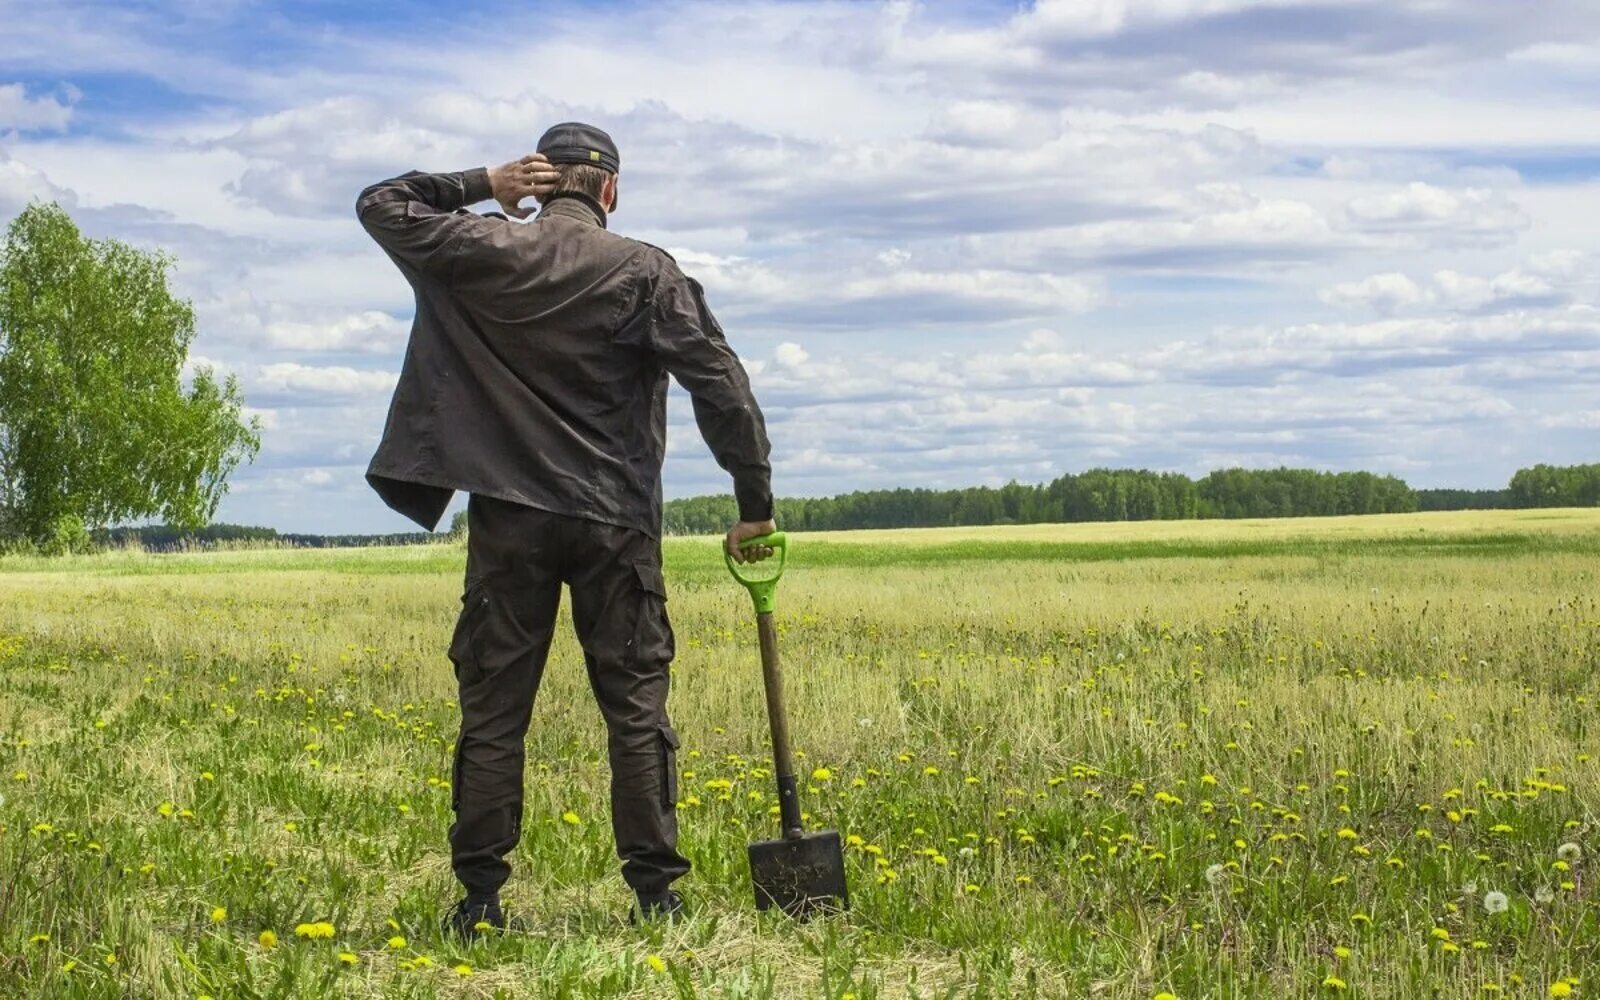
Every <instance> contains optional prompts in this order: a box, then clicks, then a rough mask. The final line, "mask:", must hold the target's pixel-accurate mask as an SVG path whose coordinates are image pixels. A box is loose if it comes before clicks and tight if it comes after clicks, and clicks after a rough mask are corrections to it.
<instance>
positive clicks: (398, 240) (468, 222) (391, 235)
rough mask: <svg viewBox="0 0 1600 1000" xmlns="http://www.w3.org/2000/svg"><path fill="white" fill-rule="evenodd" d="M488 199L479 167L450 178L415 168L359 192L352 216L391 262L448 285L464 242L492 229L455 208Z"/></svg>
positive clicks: (484, 173) (485, 179)
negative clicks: (358, 219) (391, 259)
mask: <svg viewBox="0 0 1600 1000" xmlns="http://www.w3.org/2000/svg"><path fill="white" fill-rule="evenodd" d="M489 197H491V191H490V187H489V171H488V170H487V169H485V168H483V167H478V168H476V169H474V170H465V171H462V172H460V173H449V174H425V173H422V172H420V171H416V170H413V171H411V172H409V173H405V174H401V175H400V176H399V177H395V178H392V179H390V180H386V181H379V182H378V183H377V184H374V185H372V186H371V187H369V188H367V189H366V190H365V191H362V192H361V196H360V197H359V198H358V199H357V200H356V216H357V217H358V218H360V220H361V225H362V226H363V227H364V228H365V229H366V231H367V232H368V233H369V234H371V236H372V238H373V239H374V240H377V241H378V245H379V246H381V247H383V249H384V250H386V251H388V253H389V256H391V257H393V258H394V260H395V263H397V264H400V265H401V266H402V267H407V266H409V267H410V268H414V269H415V270H417V271H420V272H422V273H423V274H427V275H430V276H432V277H434V278H437V279H439V280H441V281H444V282H446V283H448V282H449V281H450V278H451V276H452V273H453V271H454V268H455V261H456V258H457V256H459V253H460V248H461V241H462V239H463V238H464V237H470V236H472V235H474V234H478V233H481V232H482V231H484V230H486V229H487V228H488V227H490V226H492V225H493V222H492V221H491V220H489V219H487V218H485V217H484V216H480V215H473V214H471V213H458V212H456V209H458V208H463V207H465V206H467V205H471V204H474V203H476V202H480V201H484V200H486V199H488V198H489Z"/></svg>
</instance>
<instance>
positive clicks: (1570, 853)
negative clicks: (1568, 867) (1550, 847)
mask: <svg viewBox="0 0 1600 1000" xmlns="http://www.w3.org/2000/svg"><path fill="white" fill-rule="evenodd" d="M1556 857H1558V858H1560V859H1561V860H1562V861H1565V862H1567V863H1568V864H1571V863H1572V862H1574V861H1579V860H1581V859H1582V858H1583V848H1581V847H1579V846H1578V845H1577V844H1562V845H1561V846H1560V847H1558V848H1556Z"/></svg>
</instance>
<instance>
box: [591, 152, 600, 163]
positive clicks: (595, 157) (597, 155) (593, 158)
mask: <svg viewBox="0 0 1600 1000" xmlns="http://www.w3.org/2000/svg"><path fill="white" fill-rule="evenodd" d="M589 161H590V162H591V163H599V162H600V151H599V150H598V149H591V150H589Z"/></svg>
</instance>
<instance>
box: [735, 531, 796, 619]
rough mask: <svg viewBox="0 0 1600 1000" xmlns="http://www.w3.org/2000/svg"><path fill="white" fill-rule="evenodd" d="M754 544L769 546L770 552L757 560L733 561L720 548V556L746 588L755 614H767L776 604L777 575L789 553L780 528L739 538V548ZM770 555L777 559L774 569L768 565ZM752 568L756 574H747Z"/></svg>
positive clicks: (785, 537)
mask: <svg viewBox="0 0 1600 1000" xmlns="http://www.w3.org/2000/svg"><path fill="white" fill-rule="evenodd" d="M758 545H765V546H767V547H769V548H771V549H773V550H774V551H773V555H772V556H771V557H770V558H768V559H763V560H761V561H760V562H757V563H737V562H734V561H733V554H732V553H731V552H728V551H727V549H726V548H724V549H723V552H722V558H723V559H724V560H725V561H726V562H727V564H728V572H729V573H732V574H733V578H734V579H735V580H738V581H739V583H740V584H742V585H743V586H744V589H746V590H748V591H750V599H751V600H753V601H754V602H755V605H756V614H758V615H759V614H771V613H772V612H773V611H775V610H776V609H777V607H778V578H779V577H781V576H783V564H784V562H785V561H786V560H787V559H788V557H789V536H788V535H785V534H784V533H783V532H781V531H774V532H772V533H771V534H768V535H757V536H756V537H754V538H747V539H745V540H744V541H742V542H740V543H739V548H740V549H741V550H743V549H751V548H755V547H756V546H758ZM772 559H776V560H777V568H776V569H775V570H774V569H772V568H770V567H769V565H768V564H769V563H770V561H771V560H772ZM756 568H759V569H760V570H761V572H762V575H761V576H760V577H755V576H749V575H747V573H748V572H749V571H751V570H752V569H756ZM768 574H770V575H768Z"/></svg>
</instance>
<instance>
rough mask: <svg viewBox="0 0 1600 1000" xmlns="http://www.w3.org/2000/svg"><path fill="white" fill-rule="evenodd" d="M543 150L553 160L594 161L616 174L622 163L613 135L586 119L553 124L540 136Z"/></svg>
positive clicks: (540, 148) (546, 157)
mask: <svg viewBox="0 0 1600 1000" xmlns="http://www.w3.org/2000/svg"><path fill="white" fill-rule="evenodd" d="M539 152H541V153H543V154H544V156H545V159H547V160H549V161H550V162H551V163H592V164H594V165H595V166H597V167H599V168H600V169H602V170H607V171H610V172H611V173H613V174H614V173H616V172H617V169H618V167H620V166H621V160H620V158H619V157H618V156H617V144H616V143H614V142H612V141H611V137H610V136H609V135H606V134H605V133H604V132H602V131H600V130H599V129H597V128H595V127H594V126H593V125H585V124H584V123H583V122H562V123H561V124H560V125H552V126H551V127H550V129H549V130H548V131H546V132H545V134H544V135H542V136H540V137H539Z"/></svg>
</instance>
